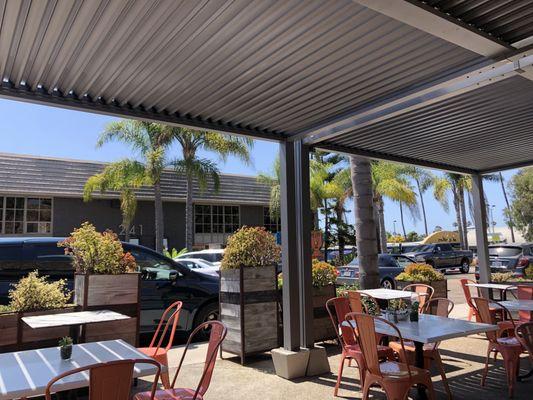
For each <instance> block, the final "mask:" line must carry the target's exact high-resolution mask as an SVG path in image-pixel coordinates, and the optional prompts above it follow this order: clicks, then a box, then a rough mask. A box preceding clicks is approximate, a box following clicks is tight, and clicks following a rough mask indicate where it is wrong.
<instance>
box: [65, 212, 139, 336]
mask: <svg viewBox="0 0 533 400" xmlns="http://www.w3.org/2000/svg"><path fill="white" fill-rule="evenodd" d="M58 246H60V247H64V248H65V254H68V255H70V256H72V259H73V266H74V269H75V275H74V303H75V304H76V305H78V306H79V307H80V308H81V309H82V310H102V309H112V310H113V311H117V312H120V313H122V314H125V315H128V316H130V317H131V318H130V319H127V320H120V321H110V322H101V323H100V322H99V323H97V324H87V325H86V326H85V328H84V333H83V335H82V338H84V339H85V341H95V340H107V339H118V338H122V339H124V340H125V341H127V342H129V343H131V344H133V345H136V344H137V341H138V321H139V313H140V307H139V295H140V274H139V273H137V272H136V270H137V265H136V262H135V258H134V257H133V256H132V255H131V254H130V253H125V252H124V250H123V248H122V244H121V242H120V240H119V239H118V236H117V235H116V234H115V233H113V232H112V231H109V230H108V231H105V232H102V233H100V232H97V231H96V229H95V227H94V226H93V225H91V224H90V223H88V222H85V223H83V224H82V225H81V227H80V228H78V229H75V230H74V232H72V234H71V236H70V237H68V238H67V239H65V240H64V241H63V242H60V243H59V244H58Z"/></svg>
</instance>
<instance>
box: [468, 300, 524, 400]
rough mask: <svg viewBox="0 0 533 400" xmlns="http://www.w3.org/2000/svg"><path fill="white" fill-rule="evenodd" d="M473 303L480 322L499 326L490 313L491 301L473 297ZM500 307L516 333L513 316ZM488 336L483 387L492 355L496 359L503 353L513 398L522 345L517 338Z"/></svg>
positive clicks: (496, 334)
mask: <svg viewBox="0 0 533 400" xmlns="http://www.w3.org/2000/svg"><path fill="white" fill-rule="evenodd" d="M472 301H473V304H474V306H475V307H476V312H477V314H478V317H479V318H480V319H481V321H480V322H483V323H485V324H492V325H496V324H497V322H496V320H495V318H494V314H493V313H491V311H490V307H489V301H488V300H487V299H484V298H481V297H473V298H472ZM495 304H498V303H495ZM498 305H499V306H500V307H501V308H502V310H503V312H504V314H508V315H509V317H510V318H511V319H510V321H511V322H512V325H513V328H512V331H513V332H514V331H515V329H516V327H515V326H514V321H513V319H512V317H511V316H510V315H511V314H510V313H509V311H508V310H507V309H506V308H505V307H504V306H502V305H501V304H498ZM486 335H487V339H489V345H488V348H487V359H486V361H485V368H484V370H483V375H482V377H481V386H484V385H485V380H486V379H487V372H488V369H489V360H490V355H491V353H493V352H494V353H495V355H494V358H495V359H496V356H497V354H498V353H501V355H502V357H503V363H504V366H505V371H506V372H507V384H508V386H509V397H513V391H514V384H515V382H516V376H517V374H518V371H519V370H520V354H521V353H522V352H523V348H522V344H521V343H520V341H519V340H518V339H517V338H516V337H515V336H507V337H501V334H500V333H496V332H487V333H486Z"/></svg>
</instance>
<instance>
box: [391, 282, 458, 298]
mask: <svg viewBox="0 0 533 400" xmlns="http://www.w3.org/2000/svg"><path fill="white" fill-rule="evenodd" d="M414 283H423V282H406V281H396V289H397V290H403V288H404V287H406V286H408V285H412V284H414ZM425 284H426V285H429V286H431V287H432V288H433V289H435V292H434V293H433V298H434V299H436V298H441V297H443V298H445V299H447V298H448V281H447V280H446V279H444V280H443V281H435V282H430V283H425Z"/></svg>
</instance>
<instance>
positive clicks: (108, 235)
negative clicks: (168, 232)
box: [58, 222, 137, 275]
mask: <svg viewBox="0 0 533 400" xmlns="http://www.w3.org/2000/svg"><path fill="white" fill-rule="evenodd" d="M58 246H59V247H64V248H65V254H67V255H70V256H72V259H73V266H74V268H75V270H76V272H79V273H87V274H110V275H117V274H124V273H128V272H135V271H136V269H137V264H136V262H135V258H134V257H133V256H132V255H131V254H130V253H124V249H123V248H122V244H121V243H120V240H119V238H118V236H117V235H116V234H115V233H114V232H113V231H110V230H106V231H105V232H103V233H100V232H98V231H96V228H95V227H94V226H93V225H92V224H90V223H89V222H84V223H83V224H82V225H81V227H79V228H77V229H75V230H74V232H72V233H71V235H70V237H68V238H67V239H65V240H64V241H62V242H60V243H58Z"/></svg>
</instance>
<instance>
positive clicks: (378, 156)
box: [314, 143, 478, 175]
mask: <svg viewBox="0 0 533 400" xmlns="http://www.w3.org/2000/svg"><path fill="white" fill-rule="evenodd" d="M314 148H316V149H318V150H324V151H332V152H335V153H341V154H346V155H356V156H362V157H367V158H371V159H373V160H385V161H392V162H397V163H402V164H412V165H418V166H420V167H425V168H433V169H438V170H440V171H448V172H454V173H457V174H467V175H471V174H474V173H478V171H475V170H472V169H468V168H462V167H457V166H454V165H448V164H441V163H435V162H431V161H426V160H421V159H417V158H410V157H402V156H397V155H393V154H388V153H381V152H377V151H372V150H365V149H359V148H352V147H344V146H338V145H334V144H329V143H320V144H318V145H316V146H314Z"/></svg>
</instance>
